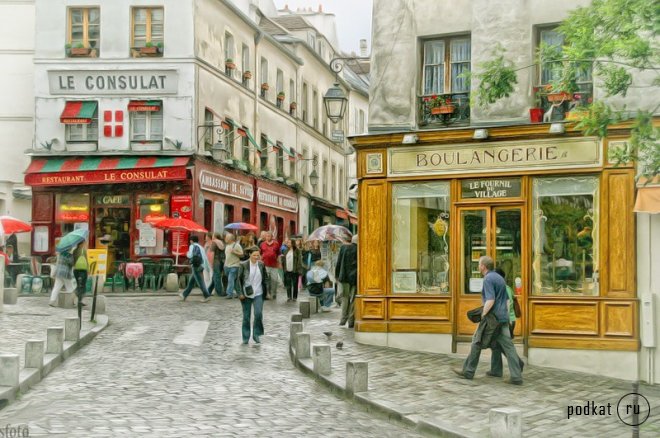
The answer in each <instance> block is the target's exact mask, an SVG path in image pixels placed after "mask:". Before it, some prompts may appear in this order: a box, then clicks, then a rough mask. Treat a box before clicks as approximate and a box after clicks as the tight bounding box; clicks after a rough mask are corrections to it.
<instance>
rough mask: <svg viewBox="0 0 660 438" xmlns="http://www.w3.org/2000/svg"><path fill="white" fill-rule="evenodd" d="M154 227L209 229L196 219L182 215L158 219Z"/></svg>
mask: <svg viewBox="0 0 660 438" xmlns="http://www.w3.org/2000/svg"><path fill="white" fill-rule="evenodd" d="M153 226H154V227H156V228H163V229H166V230H175V231H189V232H191V233H206V232H207V230H206V228H204V227H203V226H201V225H200V224H198V223H197V222H195V221H191V220H190V219H183V218H180V217H170V218H167V219H163V220H162V221H158V222H156V223H155V224H153ZM178 239H179V236H178V235H177V242H176V249H177V253H176V260H175V261H174V263H175V264H177V265H178V264H179V253H178V251H179V245H180V243H181V242H179V241H178Z"/></svg>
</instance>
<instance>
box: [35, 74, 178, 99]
mask: <svg viewBox="0 0 660 438" xmlns="http://www.w3.org/2000/svg"><path fill="white" fill-rule="evenodd" d="M178 82H179V74H178V73H177V71H176V70H77V71H72V70H49V71H48V85H49V86H50V94H55V95H57V94H66V95H76V94H84V95H88V94H94V95H127V94H128V95H137V94H147V95H158V94H176V93H177V89H178Z"/></svg>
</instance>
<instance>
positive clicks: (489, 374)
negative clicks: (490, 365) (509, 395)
mask: <svg viewBox="0 0 660 438" xmlns="http://www.w3.org/2000/svg"><path fill="white" fill-rule="evenodd" d="M486 375H487V376H488V377H502V375H501V374H500V375H497V374H493V373H492V372H491V371H486Z"/></svg>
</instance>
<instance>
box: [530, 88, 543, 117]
mask: <svg viewBox="0 0 660 438" xmlns="http://www.w3.org/2000/svg"><path fill="white" fill-rule="evenodd" d="M542 105H543V103H542V102H541V91H540V87H534V107H532V108H530V109H529V121H530V122H531V123H541V122H543V106H542Z"/></svg>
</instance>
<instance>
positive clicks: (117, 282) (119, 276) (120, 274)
mask: <svg viewBox="0 0 660 438" xmlns="http://www.w3.org/2000/svg"><path fill="white" fill-rule="evenodd" d="M125 265H126V264H125V263H124V262H121V261H115V262H114V266H115V273H114V274H113V275H112V276H108V277H106V279H105V282H104V283H103V290H105V287H106V286H110V287H111V290H112V292H114V291H115V287H121V291H122V292H125V291H126V277H124V268H125Z"/></svg>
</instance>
